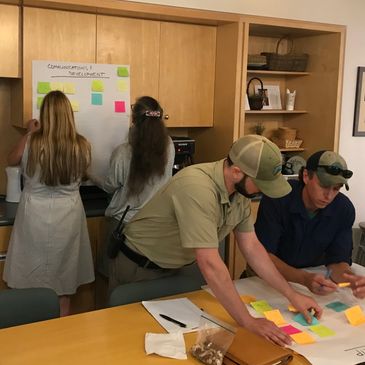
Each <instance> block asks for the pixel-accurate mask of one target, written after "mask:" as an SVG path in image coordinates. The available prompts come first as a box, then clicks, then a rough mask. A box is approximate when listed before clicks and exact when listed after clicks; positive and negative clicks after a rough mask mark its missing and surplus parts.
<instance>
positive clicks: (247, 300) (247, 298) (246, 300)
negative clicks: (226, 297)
mask: <svg viewBox="0 0 365 365" xmlns="http://www.w3.org/2000/svg"><path fill="white" fill-rule="evenodd" d="M240 297H241V299H242V302H243V303H245V304H250V303H251V302H256V298H255V297H254V296H252V295H240Z"/></svg>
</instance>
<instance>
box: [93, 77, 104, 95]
mask: <svg viewBox="0 0 365 365" xmlns="http://www.w3.org/2000/svg"><path fill="white" fill-rule="evenodd" d="M91 91H98V92H101V91H104V82H103V81H102V80H93V81H92V83H91Z"/></svg>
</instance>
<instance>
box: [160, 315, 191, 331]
mask: <svg viewBox="0 0 365 365" xmlns="http://www.w3.org/2000/svg"><path fill="white" fill-rule="evenodd" d="M160 317H162V318H163V319H166V321H169V322H172V323H175V324H177V325H178V326H180V327H184V328H185V327H186V324H185V323H182V322H180V321H178V320H177V319H174V318H171V317H169V316H167V315H166V314H161V313H160Z"/></svg>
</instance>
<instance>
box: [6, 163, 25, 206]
mask: <svg viewBox="0 0 365 365" xmlns="http://www.w3.org/2000/svg"><path fill="white" fill-rule="evenodd" d="M5 171H6V176H7V180H8V182H7V186H6V198H5V200H6V201H7V202H10V203H18V202H19V200H20V194H21V192H22V190H21V186H20V179H21V171H20V167H19V166H8V167H6V168H5Z"/></svg>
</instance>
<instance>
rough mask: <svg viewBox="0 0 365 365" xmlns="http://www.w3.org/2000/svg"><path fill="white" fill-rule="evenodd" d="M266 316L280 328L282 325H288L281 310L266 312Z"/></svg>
mask: <svg viewBox="0 0 365 365" xmlns="http://www.w3.org/2000/svg"><path fill="white" fill-rule="evenodd" d="M264 316H265V317H266V318H267V319H268V320H269V321H273V322H274V323H275V324H276V325H277V326H280V325H282V324H286V321H285V319H284V318H283V316H282V315H281V313H280V311H279V309H274V310H272V311H266V312H264Z"/></svg>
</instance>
